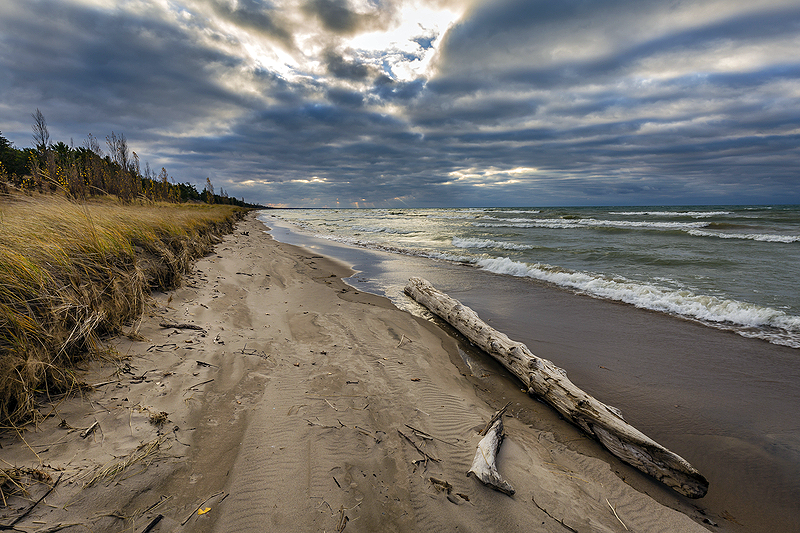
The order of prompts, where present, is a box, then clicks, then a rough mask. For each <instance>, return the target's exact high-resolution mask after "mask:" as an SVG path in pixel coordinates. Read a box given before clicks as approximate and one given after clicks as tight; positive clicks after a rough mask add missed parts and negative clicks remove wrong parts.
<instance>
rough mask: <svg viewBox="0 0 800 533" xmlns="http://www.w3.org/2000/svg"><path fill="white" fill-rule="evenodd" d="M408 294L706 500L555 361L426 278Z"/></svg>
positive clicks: (624, 453) (532, 386)
mask: <svg viewBox="0 0 800 533" xmlns="http://www.w3.org/2000/svg"><path fill="white" fill-rule="evenodd" d="M405 292H406V294H408V295H409V296H411V297H412V298H413V299H414V300H416V301H417V302H419V303H420V304H422V305H424V306H425V307H427V308H428V309H429V310H430V311H431V312H432V313H434V314H435V315H437V316H439V317H441V318H442V319H443V320H445V321H446V322H448V323H449V324H450V325H451V326H453V327H454V328H455V329H457V330H458V331H459V332H461V333H462V334H463V335H464V336H466V337H467V338H468V339H469V340H470V341H471V342H473V343H474V344H476V345H477V346H478V347H480V348H481V349H483V350H484V351H485V352H487V353H488V354H489V355H491V356H492V357H494V358H495V359H497V360H498V361H499V362H500V363H502V364H503V366H505V367H506V368H507V369H508V370H509V371H510V372H511V373H513V374H514V375H515V376H517V377H518V378H519V379H520V380H521V381H522V383H523V384H524V385H525V388H526V389H527V391H528V394H530V395H535V396H538V397H540V398H542V399H543V400H544V401H546V402H547V403H549V404H550V405H551V406H553V407H554V408H555V409H556V410H557V411H558V412H559V413H561V414H562V415H563V416H564V417H565V418H566V419H567V420H569V421H570V422H572V423H573V424H575V425H576V426H578V427H579V428H581V429H582V430H584V431H585V432H586V433H587V434H589V435H590V436H592V437H594V438H596V439H597V440H598V441H600V443H601V444H603V446H605V447H606V448H607V449H608V451H610V452H611V453H613V454H614V455H616V456H617V457H619V458H620V459H622V460H623V461H625V462H626V463H628V464H630V465H632V466H634V467H636V468H638V469H639V470H641V471H642V472H645V473H646V474H649V475H651V476H653V477H654V478H656V479H657V480H659V481H661V482H662V483H664V484H665V485H667V486H669V487H671V488H673V489H674V490H675V491H676V492H678V493H680V494H683V495H684V496H688V497H689V498H702V497H703V496H705V494H706V492H708V481H707V480H706V478H705V477H703V475H702V474H700V473H699V472H698V471H697V470H696V469H695V468H694V467H693V466H692V465H691V464H689V462H688V461H686V460H685V459H683V458H682V457H680V456H679V455H677V454H675V453H673V452H671V451H670V450H667V449H666V448H664V447H663V446H661V445H660V444H658V443H657V442H655V441H654V440H652V439H651V438H650V437H648V436H647V435H645V434H644V433H642V432H641V431H639V430H637V429H636V428H634V427H633V426H631V425H630V424H628V423H627V422H626V421H625V420H624V419H623V418H622V414H621V413H620V411H619V409H617V408H615V407H611V406H609V405H606V404H604V403H602V402H600V401H598V400H597V399H595V398H594V397H592V396H590V395H589V394H587V393H586V392H584V391H583V390H581V389H580V388H578V387H577V386H576V385H575V384H574V383H572V382H571V381H570V380H569V378H567V374H566V372H564V370H562V369H561V368H559V367H557V366H556V365H554V364H553V363H552V362H551V361H548V360H547V359H542V358H541V357H537V356H535V355H533V353H531V351H530V350H529V349H528V347H527V346H525V345H524V344H522V343H521V342H514V341H512V340H511V339H509V338H508V336H506V335H505V334H503V333H501V332H499V331H497V330H495V329H494V328H492V327H491V326H489V325H488V324H486V323H485V322H483V321H482V320H481V319H480V318H479V317H478V315H477V313H475V311H473V310H472V309H470V308H469V307H466V306H464V305H462V304H461V303H460V302H459V301H458V300H455V299H453V298H451V297H450V296H448V295H446V294H445V293H443V292H441V291H438V290H436V289H435V288H434V287H433V286H432V285H431V284H430V283H428V282H427V281H426V280H424V279H422V278H416V277H415V278H411V279H410V280H408V285H406V287H405Z"/></svg>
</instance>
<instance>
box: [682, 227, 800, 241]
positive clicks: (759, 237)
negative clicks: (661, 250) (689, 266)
mask: <svg viewBox="0 0 800 533" xmlns="http://www.w3.org/2000/svg"><path fill="white" fill-rule="evenodd" d="M686 233H688V234H689V235H694V236H695V237H717V238H720V239H744V240H751V241H761V242H783V243H790V242H800V236H798V235H775V234H769V233H716V232H712V231H700V230H689V231H687V232H686Z"/></svg>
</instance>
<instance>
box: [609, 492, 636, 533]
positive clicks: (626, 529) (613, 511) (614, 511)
mask: <svg viewBox="0 0 800 533" xmlns="http://www.w3.org/2000/svg"><path fill="white" fill-rule="evenodd" d="M606 503H607V504H608V506H609V507H610V508H611V512H612V513H614V516H616V517H617V520H619V523H620V524H622V527H624V528H625V531H630V530H629V529H628V526H626V525H625V522H623V521H622V519H621V518H620V517H619V515H618V514H617V510H616V509H614V506H613V505H611V502H610V501H608V498H606Z"/></svg>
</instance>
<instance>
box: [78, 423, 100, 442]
mask: <svg viewBox="0 0 800 533" xmlns="http://www.w3.org/2000/svg"><path fill="white" fill-rule="evenodd" d="M99 424H100V422H98V421H97V420H95V421H94V424H92V425H91V426H89V427H88V428H86V430H85V431H82V432H81V438H82V439H85V438H86V437H88V436H89V435H91V434H92V433H94V430H95V429H97V426H98V425H99Z"/></svg>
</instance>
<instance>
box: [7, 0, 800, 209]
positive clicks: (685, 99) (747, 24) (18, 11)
mask: <svg viewBox="0 0 800 533" xmlns="http://www.w3.org/2000/svg"><path fill="white" fill-rule="evenodd" d="M98 4H99V3H98ZM107 4H108V5H107V6H104V7H90V6H89V3H88V2H72V1H69V0H58V1H57V0H35V1H30V2H25V3H22V2H13V3H3V4H2V5H0V131H2V132H3V135H4V136H6V137H8V138H10V139H11V140H12V141H13V142H15V143H16V144H17V145H18V146H21V147H22V146H30V144H31V142H30V122H31V121H30V114H31V112H33V111H34V110H35V109H36V108H39V109H41V110H42V111H43V112H44V113H45V116H46V117H47V120H48V124H49V125H50V129H51V135H52V137H53V138H54V139H57V140H66V141H68V140H69V139H70V138H73V139H74V141H75V143H76V144H80V142H82V139H83V138H85V136H86V134H88V133H90V132H91V133H93V134H94V135H96V136H99V137H100V138H102V137H103V136H104V135H105V134H107V133H110V132H111V131H116V132H117V133H120V132H121V133H124V134H125V135H126V137H127V138H128V140H129V143H130V145H131V146H132V147H133V149H134V150H136V151H137V152H138V153H139V154H140V155H141V157H142V159H143V160H148V161H149V162H150V164H151V166H152V167H154V168H160V167H161V166H166V167H167V168H168V170H169V172H170V173H171V174H172V175H173V176H174V177H175V178H176V179H178V180H179V181H192V182H194V183H196V184H198V185H202V184H203V183H204V182H205V178H206V177H210V178H211V179H212V180H213V181H214V183H215V185H216V186H217V187H222V188H224V189H225V190H226V191H228V192H229V194H232V195H235V196H237V197H241V196H244V197H246V198H247V199H248V200H251V201H259V202H263V203H274V204H278V205H294V206H296V205H327V206H335V205H342V206H346V205H355V203H356V202H357V203H358V205H361V206H364V205H375V206H403V205H419V206H432V205H545V204H547V205H554V204H628V205H630V204H639V205H644V204H681V203H762V202H765V203H775V202H781V203H786V202H790V203H800V179H798V178H800V105H799V104H800V60H798V59H797V54H796V50H797V46H798V43H800V8H798V7H797V6H796V5H794V4H792V3H790V2H781V1H778V0H775V1H774V2H761V3H759V4H758V5H751V4H752V3H748V2H738V1H736V0H731V1H729V2H714V1H712V0H694V1H692V2H669V1H667V2H664V1H661V0H659V1H655V0H642V1H639V2H630V1H622V0H604V1H595V2H587V1H582V0H565V1H563V2H552V1H544V0H541V1H540V0H535V1H531V0H493V1H481V2H475V3H473V4H472V5H471V6H470V8H469V9H467V10H466V11H465V12H464V13H463V14H462V16H461V17H460V19H459V20H457V21H456V22H455V24H453V25H452V27H450V28H449V29H447V28H446V27H439V28H438V29H432V28H433V24H432V23H431V22H430V21H428V20H427V19H424V18H421V19H420V20H418V21H417V25H416V27H415V28H416V29H414V27H413V25H412V30H409V33H408V35H407V37H406V38H405V41H403V40H402V39H399V38H398V37H392V38H391V39H387V40H386V43H388V44H383V45H381V46H382V48H380V47H379V48H376V47H372V48H368V45H367V44H364V43H367V42H368V38H370V36H374V35H376V34H380V32H386V31H393V30H394V29H396V28H399V27H401V23H402V22H403V20H404V19H403V17H404V16H407V15H406V13H407V11H405V9H406V8H407V7H408V6H409V5H411V4H410V3H409V2H403V1H401V0H395V1H387V0H383V1H377V0H363V1H358V2H357V1H355V0H309V1H307V2H304V3H303V4H302V6H301V7H299V8H292V7H291V6H289V5H288V4H287V5H285V4H284V3H283V2H281V1H278V0H274V1H272V2H269V1H260V0H238V2H232V1H228V0H185V1H174V2H170V3H169V4H168V6H165V5H163V4H162V3H156V2H152V3H150V2H148V1H146V0H142V1H140V2H123V1H120V2H119V3H118V5H113V2H107ZM292 5H294V3H293V4H292ZM459 5H460V3H458V2H454V3H452V4H450V5H449V7H450V8H452V9H454V8H458V7H459ZM430 6H434V7H437V8H438V7H442V8H446V7H448V4H447V3H446V2H442V3H440V4H429V5H428V7H430ZM43 13H46V14H47V16H43ZM445 30H447V31H445ZM393 35H394V34H393ZM359 39H361V40H359Z"/></svg>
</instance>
